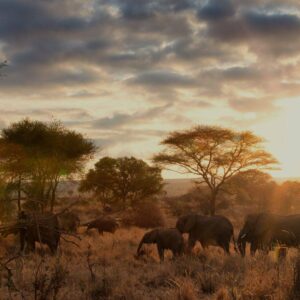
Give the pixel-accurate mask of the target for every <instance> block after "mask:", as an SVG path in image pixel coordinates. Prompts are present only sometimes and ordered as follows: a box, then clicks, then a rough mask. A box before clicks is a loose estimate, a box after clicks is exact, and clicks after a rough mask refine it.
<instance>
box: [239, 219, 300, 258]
mask: <svg viewBox="0 0 300 300" xmlns="http://www.w3.org/2000/svg"><path fill="white" fill-rule="evenodd" d="M247 243H250V252H251V255H255V252H256V251H257V250H263V251H264V252H265V253H268V251H269V250H272V248H273V246H274V245H275V244H279V245H285V246H287V247H297V246H299V244H300V215H289V216H282V215H276V214H272V213H257V214H249V215H247V216H246V218H245V223H244V226H243V228H242V229H241V231H240V233H239V236H238V248H239V251H240V253H241V255H242V256H245V254H246V244H247Z"/></svg>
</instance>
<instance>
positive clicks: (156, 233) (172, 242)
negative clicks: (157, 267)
mask: <svg viewBox="0 0 300 300" xmlns="http://www.w3.org/2000/svg"><path fill="white" fill-rule="evenodd" d="M143 244H156V246H157V251H158V254H159V258H160V261H161V262H162V261H164V251H165V249H170V250H171V251H172V253H173V256H174V257H175V256H179V255H181V254H182V253H183V250H184V240H183V237H182V235H181V233H180V232H179V231H178V230H177V229H176V228H157V229H153V230H151V231H148V232H146V233H145V234H144V236H143V238H142V239H141V241H140V243H139V246H138V248H137V256H140V255H141V254H142V251H141V248H142V246H143Z"/></svg>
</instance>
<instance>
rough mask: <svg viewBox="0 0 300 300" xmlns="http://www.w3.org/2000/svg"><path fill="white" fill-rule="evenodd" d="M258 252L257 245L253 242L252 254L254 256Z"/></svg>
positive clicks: (251, 246) (251, 245)
mask: <svg viewBox="0 0 300 300" xmlns="http://www.w3.org/2000/svg"><path fill="white" fill-rule="evenodd" d="M256 250H257V243H255V242H252V243H251V244H250V253H251V255H252V256H254V255H255V252H256Z"/></svg>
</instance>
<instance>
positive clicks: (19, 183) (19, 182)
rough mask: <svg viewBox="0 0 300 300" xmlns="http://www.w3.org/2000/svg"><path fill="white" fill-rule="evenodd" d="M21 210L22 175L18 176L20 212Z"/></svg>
mask: <svg viewBox="0 0 300 300" xmlns="http://www.w3.org/2000/svg"><path fill="white" fill-rule="evenodd" d="M20 211H21V176H19V178H18V212H20Z"/></svg>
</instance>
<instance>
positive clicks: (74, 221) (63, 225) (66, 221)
mask: <svg viewBox="0 0 300 300" xmlns="http://www.w3.org/2000/svg"><path fill="white" fill-rule="evenodd" d="M58 221H59V227H60V229H61V230H63V231H67V232H76V231H77V228H78V227H79V225H80V219H79V217H78V215H77V214H76V213H74V212H71V211H70V212H65V213H63V214H58Z"/></svg>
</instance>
